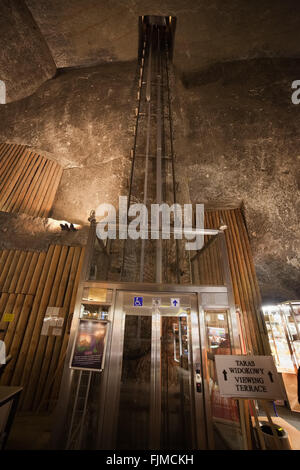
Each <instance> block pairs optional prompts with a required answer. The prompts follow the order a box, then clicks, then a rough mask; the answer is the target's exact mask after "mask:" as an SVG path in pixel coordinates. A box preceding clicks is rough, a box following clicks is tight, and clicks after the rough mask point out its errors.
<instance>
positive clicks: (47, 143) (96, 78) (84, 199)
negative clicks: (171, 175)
mask: <svg viewBox="0 0 300 470" xmlns="http://www.w3.org/2000/svg"><path fill="white" fill-rule="evenodd" d="M135 73H136V63H135V62H134V63H123V64H108V65H104V66H99V67H94V68H88V69H80V70H74V71H66V72H61V73H60V74H59V75H58V76H57V77H56V78H55V79H54V80H50V81H48V82H47V83H45V84H44V85H43V86H41V88H40V89H39V90H38V91H37V92H36V93H35V94H34V95H32V96H30V97H28V98H26V99H24V100H22V101H20V102H19V103H11V104H7V105H4V106H2V107H1V108H0V116H1V119H0V141H6V142H15V143H19V144H28V145H29V146H31V147H32V148H33V149H34V150H35V151H36V150H39V151H40V152H41V153H43V152H45V154H46V155H49V156H50V157H51V158H55V159H57V160H58V161H59V163H60V164H61V165H63V167H64V168H65V171H64V173H63V176H62V180H61V183H60V187H59V190H58V193H57V195H56V200H55V203H54V208H53V211H52V216H53V217H54V218H57V219H66V220H70V221H72V222H76V223H77V222H78V223H87V219H88V217H89V214H90V211H91V210H92V209H96V207H97V206H98V205H99V204H100V203H102V202H107V203H113V204H116V203H117V200H118V196H119V194H121V195H126V194H127V192H128V189H127V187H126V186H127V183H128V178H129V172H130V149H131V146H132V143H133V137H132V136H133V125H134V104H135V99H136V89H137V85H136V80H135Z"/></svg>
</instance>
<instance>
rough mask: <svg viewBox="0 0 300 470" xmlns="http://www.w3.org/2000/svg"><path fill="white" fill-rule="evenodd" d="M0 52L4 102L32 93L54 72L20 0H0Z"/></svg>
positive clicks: (36, 29) (37, 30) (39, 36)
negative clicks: (4, 89)
mask: <svg viewBox="0 0 300 470" xmlns="http://www.w3.org/2000/svg"><path fill="white" fill-rule="evenodd" d="M0 51H1V52H0V80H2V81H3V82H4V83H5V87H6V102H7V103H9V102H11V101H15V100H18V99H21V98H24V97H25V96H28V95H30V94H32V93H33V92H34V91H35V90H36V89H37V88H38V87H39V86H40V85H41V83H43V82H45V81H46V80H48V79H49V78H51V77H53V76H54V75H55V73H56V66H55V63H54V61H53V58H52V56H51V54H50V51H49V48H48V46H47V43H46V41H45V39H44V37H43V36H42V34H41V32H40V30H39V28H38V27H37V25H36V23H35V21H34V19H33V18H32V15H31V13H30V11H29V10H28V8H27V7H26V4H25V3H24V2H23V1H20V0H1V2H0Z"/></svg>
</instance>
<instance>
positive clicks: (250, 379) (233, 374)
mask: <svg viewBox="0 0 300 470" xmlns="http://www.w3.org/2000/svg"><path fill="white" fill-rule="evenodd" d="M215 361H216V370H217V377H218V385H219V389H220V395H221V396H224V397H232V398H233V397H235V398H252V399H271V400H277V399H284V392H283V390H282V386H281V382H280V378H279V376H278V373H277V370H276V367H275V364H274V359H273V357H272V356H228V355H216V356H215Z"/></svg>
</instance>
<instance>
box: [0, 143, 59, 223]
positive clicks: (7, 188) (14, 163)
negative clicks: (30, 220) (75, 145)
mask: <svg viewBox="0 0 300 470" xmlns="http://www.w3.org/2000/svg"><path fill="white" fill-rule="evenodd" d="M62 172H63V169H62V167H61V166H60V165H59V164H58V163H57V162H56V161H54V160H49V159H47V158H45V157H43V156H42V155H38V154H37V153H34V152H31V151H30V150H29V149H28V148H27V147H26V146H24V145H15V144H6V143H2V144H0V210H1V211H3V212H15V213H24V214H28V215H32V216H35V217H48V215H49V213H50V210H51V208H52V204H53V201H54V198H55V194H56V191H57V188H58V185H59V182H60V179H61V176H62Z"/></svg>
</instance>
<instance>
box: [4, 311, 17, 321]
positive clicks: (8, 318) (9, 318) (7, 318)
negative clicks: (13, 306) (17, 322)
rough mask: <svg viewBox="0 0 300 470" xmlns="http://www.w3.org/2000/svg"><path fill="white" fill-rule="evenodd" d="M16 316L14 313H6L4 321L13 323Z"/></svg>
mask: <svg viewBox="0 0 300 470" xmlns="http://www.w3.org/2000/svg"><path fill="white" fill-rule="evenodd" d="M14 316H15V314H14V313H4V315H3V317H2V321H13V319H14Z"/></svg>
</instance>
